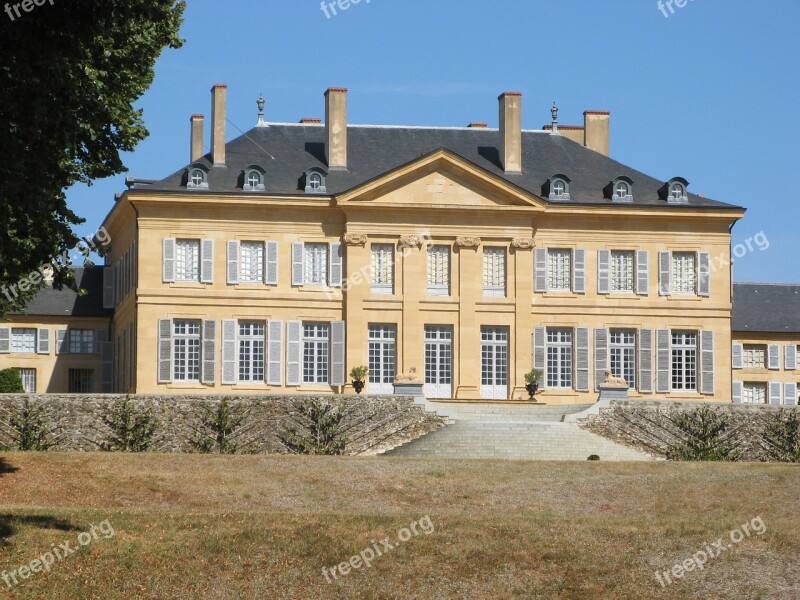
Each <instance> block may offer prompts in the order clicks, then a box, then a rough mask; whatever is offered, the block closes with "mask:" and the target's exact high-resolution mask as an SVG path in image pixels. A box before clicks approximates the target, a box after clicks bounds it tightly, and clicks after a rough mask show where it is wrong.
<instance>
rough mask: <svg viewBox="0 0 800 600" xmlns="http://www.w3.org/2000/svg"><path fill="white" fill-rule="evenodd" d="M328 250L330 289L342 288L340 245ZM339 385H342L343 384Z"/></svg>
mask: <svg viewBox="0 0 800 600" xmlns="http://www.w3.org/2000/svg"><path fill="white" fill-rule="evenodd" d="M328 249H329V250H330V257H331V259H330V261H329V265H330V274H329V277H328V279H329V281H330V286H331V287H342V262H343V260H342V245H341V244H340V243H339V242H333V243H331V244H329V246H328ZM341 385H344V384H343V383H342V384H341Z"/></svg>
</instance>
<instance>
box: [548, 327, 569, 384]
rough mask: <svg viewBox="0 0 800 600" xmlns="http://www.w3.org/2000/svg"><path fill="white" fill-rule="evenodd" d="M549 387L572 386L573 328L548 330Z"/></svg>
mask: <svg viewBox="0 0 800 600" xmlns="http://www.w3.org/2000/svg"><path fill="white" fill-rule="evenodd" d="M547 387H549V388H572V329H548V330H547Z"/></svg>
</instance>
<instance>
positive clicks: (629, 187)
mask: <svg viewBox="0 0 800 600" xmlns="http://www.w3.org/2000/svg"><path fill="white" fill-rule="evenodd" d="M604 191H605V193H606V197H607V198H609V199H610V200H611V201H612V202H633V180H632V179H631V178H630V177H626V176H625V175H622V176H620V177H617V178H616V179H615V180H614V181H612V182H611V183H609V184H608V185H607V186H606V188H605V190H604Z"/></svg>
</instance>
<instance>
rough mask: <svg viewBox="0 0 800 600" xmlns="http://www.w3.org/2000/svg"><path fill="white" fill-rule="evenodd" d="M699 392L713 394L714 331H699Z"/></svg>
mask: <svg viewBox="0 0 800 600" xmlns="http://www.w3.org/2000/svg"><path fill="white" fill-rule="evenodd" d="M700 377H701V380H700V393H702V394H713V393H714V389H715V385H714V332H713V331H701V332H700Z"/></svg>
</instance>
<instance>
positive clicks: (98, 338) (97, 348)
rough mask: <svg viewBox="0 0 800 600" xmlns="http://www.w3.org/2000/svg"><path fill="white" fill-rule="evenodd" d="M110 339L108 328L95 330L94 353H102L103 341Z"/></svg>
mask: <svg viewBox="0 0 800 600" xmlns="http://www.w3.org/2000/svg"><path fill="white" fill-rule="evenodd" d="M107 341H108V330H107V329H97V330H96V331H95V332H94V353H95V354H102V353H103V351H102V349H101V345H102V344H103V342H107Z"/></svg>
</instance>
